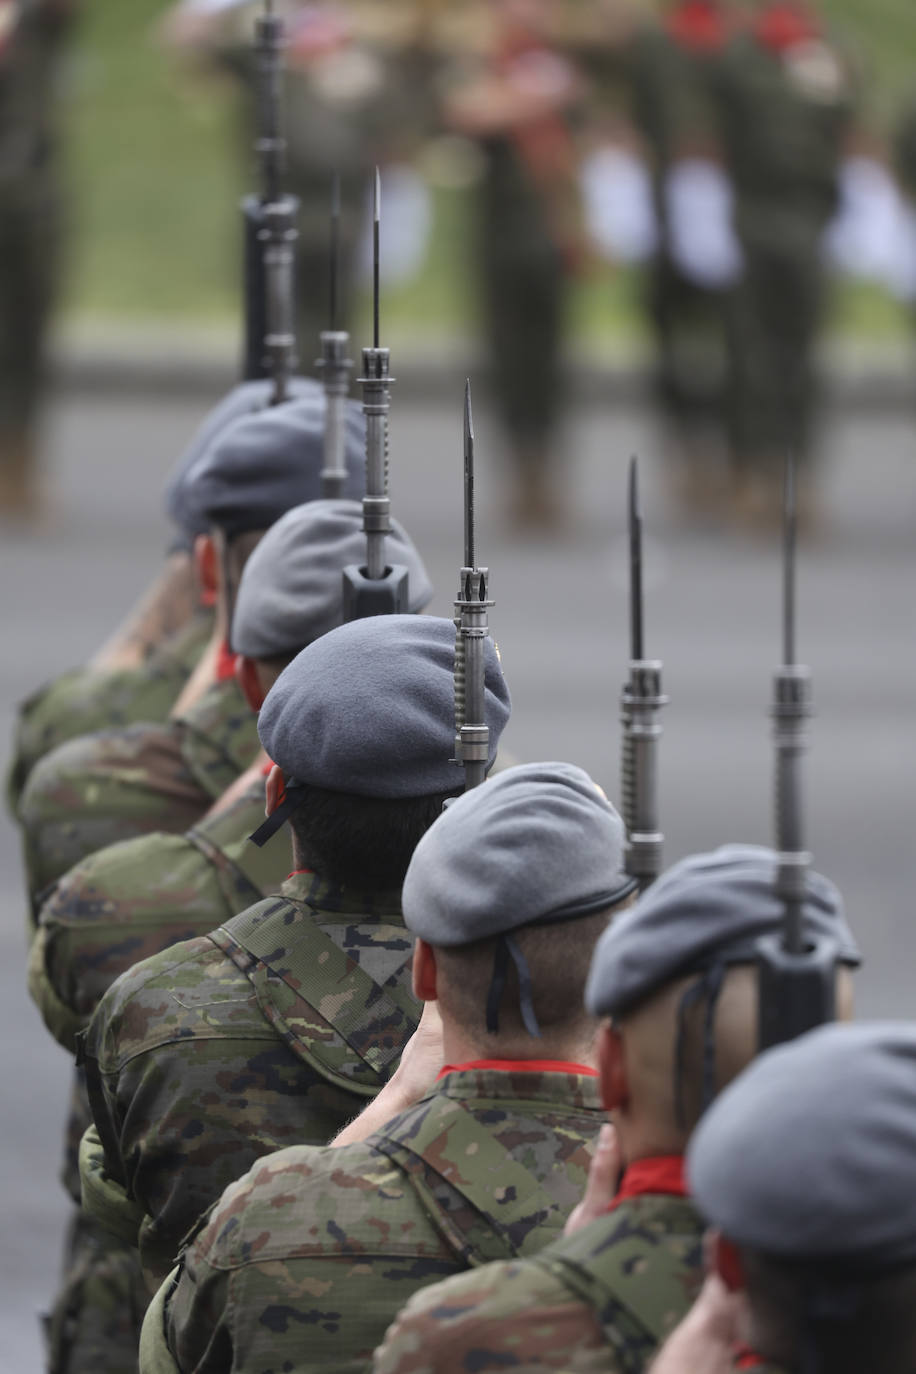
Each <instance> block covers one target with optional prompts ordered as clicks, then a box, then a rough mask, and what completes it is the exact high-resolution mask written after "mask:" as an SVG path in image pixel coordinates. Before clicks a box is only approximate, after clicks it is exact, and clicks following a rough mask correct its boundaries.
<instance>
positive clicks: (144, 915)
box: [29, 774, 292, 1053]
mask: <svg viewBox="0 0 916 1374" xmlns="http://www.w3.org/2000/svg"><path fill="white" fill-rule="evenodd" d="M217 808H218V809H216V810H214V811H212V812H210V813H208V814H207V815H206V816H204V817H203V819H202V820H200V821H199V822H198V824H197V825H196V826H193V827H192V828H191V829H190V830H189V831H188V832H187V833H186V834H184V835H169V834H164V833H162V832H160V831H156V832H154V833H153V834H151V835H142V836H140V837H139V838H137V839H135V840H123V841H122V842H121V843H120V844H116V845H110V846H109V847H108V848H107V849H102V850H100V851H99V852H98V853H97V854H92V855H90V856H89V858H87V859H85V860H84V861H83V862H82V863H80V864H77V865H76V867H75V868H72V869H71V870H70V871H69V873H66V874H65V875H64V877H63V878H61V880H60V882H59V883H58V884H57V886H56V887H55V888H54V890H53V891H52V893H51V895H50V897H49V898H48V900H47V901H46V902H45V903H44V905H43V906H42V908H41V912H40V914H39V922H38V932H37V934H36V937H35V939H34V941H33V943H32V951H31V956H30V960H29V992H30V994H31V996H32V999H33V1000H34V1001H35V1003H36V1004H37V1006H38V1008H39V1010H40V1011H41V1014H42V1016H43V1017H44V1021H45V1025H46V1026H47V1027H48V1029H49V1030H50V1032H51V1034H52V1035H53V1036H54V1037H55V1039H56V1040H58V1041H59V1042H60V1044H62V1045H63V1046H64V1048H65V1049H68V1050H69V1051H70V1052H71V1053H73V1052H74V1051H75V1036H76V1035H77V1034H78V1033H79V1031H81V1030H83V1029H84V1028H85V1026H86V1025H87V1024H88V1021H89V1017H90V1016H91V1015H92V1013H93V1011H94V1010H95V1008H96V1006H97V1005H98V1003H99V1000H100V998H101V997H102V995H103V994H104V993H105V992H106V991H107V990H108V988H109V987H110V986H111V984H112V983H113V982H114V980H115V979H116V978H117V977H118V976H119V975H120V974H121V973H123V972H124V971H125V970H126V969H128V968H130V966H131V965H132V964H136V963H140V962H141V960H143V959H147V958H149V957H150V956H151V955H153V954H157V953H159V951H160V950H163V949H167V948H168V947H169V946H170V945H174V944H177V943H178V942H179V941H181V940H190V939H192V938H193V937H194V936H196V935H205V934H207V933H208V932H209V931H212V930H215V929H216V928H217V926H219V925H220V924H221V923H222V922H223V921H226V920H228V919H229V918H230V917H232V916H234V915H236V913H237V912H240V911H244V910H245V908H246V907H248V906H250V905H251V904H252V903H253V902H257V901H258V900H260V898H261V897H263V896H265V895H266V894H267V893H270V892H277V891H279V888H280V886H281V884H282V882H283V880H284V878H285V877H286V875H287V873H288V872H289V870H290V868H291V867H292V846H291V843H290V834H289V830H288V828H287V827H285V826H284V827H283V828H282V829H281V830H279V831H278V832H277V833H276V834H275V835H273V836H272V837H271V838H270V839H269V840H268V842H267V843H266V844H265V845H264V846H263V848H258V846H257V845H254V844H251V843H250V842H249V840H248V836H249V835H250V834H251V833H252V831H253V830H255V829H256V828H257V826H258V825H259V824H260V823H261V821H262V819H263V816H264V779H263V777H261V776H260V774H259V775H258V776H257V777H256V778H253V779H252V781H251V783H250V785H249V786H247V787H246V788H245V790H244V791H243V792H241V793H240V794H239V795H238V796H236V797H234V798H233V800H232V801H231V802H230V803H229V804H228V805H226V806H220V804H219V803H217Z"/></svg>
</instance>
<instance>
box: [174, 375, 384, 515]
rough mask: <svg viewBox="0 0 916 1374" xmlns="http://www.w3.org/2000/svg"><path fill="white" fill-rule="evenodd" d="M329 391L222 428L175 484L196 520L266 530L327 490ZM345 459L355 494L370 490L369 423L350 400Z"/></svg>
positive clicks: (181, 503) (349, 491) (180, 499)
mask: <svg viewBox="0 0 916 1374" xmlns="http://www.w3.org/2000/svg"><path fill="white" fill-rule="evenodd" d="M324 417H325V400H324V394H323V392H320V391H319V392H317V393H316V394H313V395H309V396H306V397H304V398H303V399H302V400H299V401H288V402H285V403H284V404H283V405H278V406H269V407H268V408H267V409H266V410H261V411H258V412H257V413H255V414H252V415H245V416H243V417H242V418H240V419H237V420H234V421H233V422H232V423H231V424H230V425H228V426H227V427H226V428H224V429H223V430H221V431H220V433H219V434H218V435H217V436H216V437H215V438H214V439H213V441H212V442H211V443H210V445H209V446H208V447H207V448H206V449H205V450H204V452H203V453H201V454H200V455H199V457H198V459H197V461H196V462H195V463H192V464H191V465H190V466H189V467H188V468H186V469H185V472H184V474H183V476H182V478H181V480H180V482H179V483H178V485H177V486H176V487H175V488H174V489H173V492H172V497H173V500H174V502H175V504H176V505H177V506H180V507H181V508H182V510H184V512H185V518H186V520H187V521H189V522H190V523H193V524H195V525H196V526H199V525H200V524H201V523H203V524H204V525H205V527H206V528H210V527H211V526H214V525H215V526H216V527H217V528H219V529H221V530H223V531H224V532H225V533H226V534H227V535H235V534H242V533H244V532H245V531H246V530H259V529H267V528H268V527H269V526H270V525H272V524H273V523H274V521H275V520H279V518H280V516H281V515H285V513H286V512H287V511H288V510H290V509H292V507H293V506H299V505H301V504H302V503H303V502H304V501H314V500H317V498H318V497H319V496H320V495H321V481H320V475H321V469H322V467H323V465H324ZM344 460H345V463H346V467H347V473H348V484H347V490H346V492H345V493H344V494H345V496H347V497H349V498H359V497H360V496H362V494H363V491H364V489H365V470H366V460H365V422H364V419H363V415H362V411H361V410H360V408H359V406H358V405H357V404H356V402H355V401H348V403H347V413H346V445H345V453H344Z"/></svg>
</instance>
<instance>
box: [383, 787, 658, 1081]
mask: <svg viewBox="0 0 916 1374" xmlns="http://www.w3.org/2000/svg"><path fill="white" fill-rule="evenodd" d="M623 851H624V828H623V823H622V821H621V819H620V817H619V816H618V814H617V812H616V811H615V810H614V808H613V807H612V806H611V804H610V802H609V801H608V800H607V798H606V797H605V796H604V794H603V792H601V790H600V789H599V788H598V787H597V785H596V784H595V783H594V782H593V781H592V779H591V778H590V777H589V776H588V774H587V773H585V772H583V771H582V769H581V768H576V767H574V766H573V765H572V764H567V763H534V764H524V765H521V766H519V767H516V768H509V769H506V771H505V772H503V773H500V774H498V775H497V776H496V777H494V778H492V779H491V780H490V781H488V782H487V783H485V784H484V785H483V786H481V787H477V788H475V789H474V790H473V791H471V792H467V793H465V794H464V795H463V796H462V797H459V798H458V800H457V801H454V802H452V803H451V804H450V805H449V807H448V808H447V810H446V811H445V812H444V814H443V815H442V816H441V817H440V818H439V819H438V820H437V821H436V822H435V824H434V825H433V826H432V828H431V829H430V830H429V831H428V832H427V833H426V835H425V836H424V837H423V839H422V840H421V842H420V844H419V845H418V846H417V850H416V853H415V854H414V856H413V859H412V860H411V864H410V868H409V869H408V871H407V878H406V879H405V882H404V898H403V903H404V920H405V921H406V923H407V927H408V929H409V930H411V931H412V932H413V933H414V935H416V936H417V937H418V940H417V948H416V953H415V956H414V989H415V991H416V993H417V995H418V996H419V997H422V998H423V999H424V1000H426V1001H432V1000H436V1001H438V1003H439V1008H440V1012H441V1015H442V1021H443V1026H444V1029H445V1037H446V1049H447V1053H448V1046H449V1044H450V1042H451V1043H453V1044H454V1045H455V1046H456V1049H455V1050H454V1051H453V1052H458V1053H463V1054H465V1056H466V1057H470V1058H479V1057H481V1056H483V1057H491V1058H492V1057H498V1058H501V1059H507V1058H509V1059H511V1058H520V1059H522V1058H523V1059H532V1058H537V1059H571V1058H578V1059H582V1058H587V1059H591V1058H592V1057H593V1048H594V1037H595V1029H596V1023H595V1021H594V1020H593V1019H592V1017H591V1016H589V1015H588V1013H587V1012H586V1011H585V1009H584V1007H583V1004H582V994H583V991H584V988H585V979H586V976H587V973H588V966H589V960H590V957H591V954H592V951H593V949H594V946H595V942H596V941H597V940H598V938H599V936H600V935H601V934H602V932H603V931H604V929H605V928H606V926H607V923H608V921H609V920H610V919H611V917H612V916H613V915H614V913H615V911H617V910H619V908H620V907H621V906H622V905H624V904H626V903H628V902H629V901H630V899H631V896H632V892H633V888H634V884H633V882H632V880H631V879H630V878H629V877H628V876H627V875H626V874H625V873H624V872H623Z"/></svg>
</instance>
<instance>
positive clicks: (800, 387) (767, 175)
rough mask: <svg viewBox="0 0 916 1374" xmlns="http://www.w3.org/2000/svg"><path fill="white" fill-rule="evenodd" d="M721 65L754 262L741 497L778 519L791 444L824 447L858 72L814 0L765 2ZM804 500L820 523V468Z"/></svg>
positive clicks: (740, 439)
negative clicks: (833, 281) (821, 359)
mask: <svg viewBox="0 0 916 1374" xmlns="http://www.w3.org/2000/svg"><path fill="white" fill-rule="evenodd" d="M709 71H710V82H711V85H710V89H711V92H712V94H713V98H714V100H715V103H716V108H717V112H718V124H719V131H720V136H721V140H722V147H723V152H724V155H725V160H726V166H727V169H728V173H729V176H730V178H731V181H732V185H733V187H734V193H735V228H736V231H737V234H738V239H739V241H740V245H741V252H742V257H743V264H744V265H743V270H742V273H741V276H740V278H739V280H738V282H737V283H736V285H735V288H734V292H733V299H732V302H731V305H730V316H731V322H730V330H731V340H730V348H729V358H730V362H731V375H730V380H729V383H728V386H729V392H730V399H729V409H730V415H729V423H730V429H731V448H732V461H733V465H734V473H735V492H736V500H737V503H738V513H739V515H740V516H741V517H742V518H743V519H744V520H746V521H747V522H749V523H750V524H751V525H755V524H760V523H763V524H764V525H769V524H772V523H774V522H775V520H776V519H777V517H778V512H779V490H780V483H779V477H780V472H781V465H782V462H783V459H784V456H785V453H786V451H787V450H791V451H793V452H794V453H796V454H797V455H798V457H799V460H802V459H803V458H804V456H805V455H806V453H807V452H808V449H809V444H810V438H811V425H812V409H813V395H814V378H813V374H812V349H813V346H814V343H815V339H816V335H817V330H818V327H819V324H820V321H821V315H822V306H823V264H822V252H821V239H822V235H823V232H824V230H825V228H826V227H827V224H828V222H829V220H830V219H831V217H832V216H833V214H834V211H835V210H836V207H837V203H838V170H839V162H840V155H841V152H842V147H843V142H844V138H845V135H846V132H847V130H848V127H849V123H850V117H851V113H852V105H853V91H852V79H851V75H850V71H849V68H848V64H847V63H846V62H845V61H844V59H843V57H842V56H841V55H840V53H839V52H838V50H837V49H836V47H835V46H834V45H833V44H832V43H831V41H830V39H829V37H828V35H827V33H826V32H825V30H824V26H823V24H822V23H821V21H820V19H819V18H818V16H817V14H816V12H815V10H814V9H813V7H810V6H808V5H807V4H805V3H803V0H757V3H756V5H755V9H754V14H753V17H752V20H751V23H750V24H749V26H748V27H747V28H746V30H745V31H744V32H742V33H741V34H740V35H739V36H737V37H735V38H734V39H733V41H732V42H731V43H729V44H728V46H727V47H726V48H725V49H724V50H723V51H722V53H721V54H720V55H719V57H718V58H715V59H714V60H712V61H711V62H710V66H709ZM799 497H800V515H801V516H802V517H803V518H810V516H811V515H812V508H811V490H810V474H809V475H808V477H807V479H806V480H805V481H804V482H803V483H802V485H801V487H800V490H799Z"/></svg>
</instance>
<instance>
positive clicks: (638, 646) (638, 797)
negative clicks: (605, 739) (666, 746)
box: [620, 457, 668, 890]
mask: <svg viewBox="0 0 916 1374" xmlns="http://www.w3.org/2000/svg"><path fill="white" fill-rule="evenodd" d="M627 517H628V519H627V523H628V532H629V555H630V556H629V565H630V667H629V677H628V679H627V681H626V683H625V685H624V688H623V692H622V693H621V700H620V722H621V727H622V742H621V804H622V806H623V819H624V824H625V825H626V829H627V849H626V870H627V872H628V873H629V874H630V875H631V876H632V877H634V878H636V880H637V881H638V883H639V886H640V889H641V890H642V889H644V888H646V887H648V886H649V884H650V883H651V882H654V880H655V879H656V878H657V877H658V875H659V873H660V872H661V868H662V846H663V843H664V836H663V835H662V833H661V830H660V829H659V812H658V745H659V740H660V739H661V735H662V727H661V721H660V719H659V716H660V712H661V709H662V707H663V706H665V705H666V704H667V701H668V698H667V697H666V696H665V695H664V694H663V692H662V664H661V661H660V660H659V659H647V658H645V656H644V646H643V589H642V511H641V509H640V502H639V468H638V464H637V461H636V458H635V457H634V458H631V460H630V470H629V475H628V484H627Z"/></svg>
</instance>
